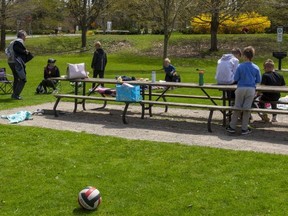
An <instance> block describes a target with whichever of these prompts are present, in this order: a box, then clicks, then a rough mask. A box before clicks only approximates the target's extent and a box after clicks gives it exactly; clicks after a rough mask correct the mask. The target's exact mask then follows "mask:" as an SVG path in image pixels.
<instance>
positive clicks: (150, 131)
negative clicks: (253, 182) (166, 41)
mask: <svg viewBox="0 0 288 216" xmlns="http://www.w3.org/2000/svg"><path fill="white" fill-rule="evenodd" d="M53 105H54V103H46V104H41V105H37V106H32V107H22V108H17V109H13V110H2V111H0V115H3V114H5V115H7V114H13V113H15V112H17V111H19V110H27V111H31V112H33V111H35V110H37V109H45V110H47V112H46V113H45V114H44V115H34V119H33V120H29V121H24V122H21V123H19V125H23V126H24V125H25V126H36V127H44V128H45V127H46V128H54V129H57V130H70V131H75V132H82V131H85V132H87V133H91V134H97V135H104V136H106V135H111V136H116V137H123V138H127V139H135V140H138V139H139V140H151V141H161V142H169V143H170V142H176V143H180V144H185V145H197V146H209V147H215V148H224V149H234V150H243V151H257V152H267V153H276V154H288V130H287V129H288V116H287V115H285V116H284V115H282V116H279V122H278V123H273V124H272V123H266V124H264V123H262V122H260V119H259V117H258V116H257V115H254V119H255V120H256V121H255V122H254V123H252V124H251V125H252V126H253V127H255V129H253V132H252V133H251V134H249V135H245V136H244V135H240V131H239V133H237V134H236V135H230V134H228V133H227V132H226V131H225V129H224V128H223V127H222V126H221V113H220V112H216V113H215V114H214V115H215V120H213V125H212V130H213V132H212V133H209V132H208V131H207V124H206V123H207V122H206V121H207V120H206V119H207V117H208V114H209V113H208V111H207V110H202V111H201V110H184V109H174V108H173V109H172V108H171V109H169V111H168V113H164V112H163V111H164V109H163V108H154V109H153V110H154V113H155V115H154V117H153V118H149V117H146V119H140V110H141V108H140V106H137V105H135V106H132V107H131V108H129V110H130V112H128V116H127V119H128V122H129V124H128V125H124V124H123V123H122V119H121V113H122V109H123V106H121V105H110V104H108V105H107V109H105V110H91V109H92V108H95V106H98V107H99V105H95V104H87V106H86V107H87V111H84V112H82V111H79V112H77V113H72V110H73V104H72V103H67V102H65V103H64V102H60V104H59V109H60V110H62V111H64V114H62V115H60V116H59V117H58V118H55V117H54V115H52V108H53ZM79 108H80V107H79ZM79 110H80V109H79ZM0 124H9V123H8V120H6V119H0Z"/></svg>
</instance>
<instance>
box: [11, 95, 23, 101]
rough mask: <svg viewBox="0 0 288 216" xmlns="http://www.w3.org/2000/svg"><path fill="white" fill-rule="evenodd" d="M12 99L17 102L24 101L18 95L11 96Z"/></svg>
mask: <svg viewBox="0 0 288 216" xmlns="http://www.w3.org/2000/svg"><path fill="white" fill-rule="evenodd" d="M11 98H13V99H15V100H22V97H20V96H18V95H14V94H12V95H11Z"/></svg>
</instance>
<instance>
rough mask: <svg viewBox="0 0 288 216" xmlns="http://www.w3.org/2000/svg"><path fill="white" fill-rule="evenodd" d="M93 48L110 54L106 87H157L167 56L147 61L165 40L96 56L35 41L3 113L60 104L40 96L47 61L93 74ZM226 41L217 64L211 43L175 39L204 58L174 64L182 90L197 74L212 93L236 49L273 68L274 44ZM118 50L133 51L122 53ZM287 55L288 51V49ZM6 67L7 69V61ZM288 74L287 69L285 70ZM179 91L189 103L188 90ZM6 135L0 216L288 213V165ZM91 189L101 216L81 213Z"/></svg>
mask: <svg viewBox="0 0 288 216" xmlns="http://www.w3.org/2000/svg"><path fill="white" fill-rule="evenodd" d="M274 37H275V38H274ZM285 39H287V38H286V35H284V40H285ZM94 40H101V41H102V43H103V44H104V48H105V49H106V50H107V51H108V58H109V59H108V61H109V62H108V65H107V70H106V73H105V76H106V77H107V78H114V77H115V76H117V75H127V76H135V77H137V78H140V77H143V78H146V77H147V78H151V71H152V70H157V69H160V68H161V64H162V60H161V59H162V57H161V56H157V55H147V53H150V52H151V51H152V50H154V49H155V44H156V45H157V44H158V43H161V42H162V36H159V35H153V36H149V35H137V36H131V35H121V36H117V35H97V36H94V37H89V38H88V44H89V46H88V48H89V47H90V48H89V49H88V50H87V51H86V52H76V53H75V52H74V51H75V50H77V49H78V46H79V41H80V39H79V38H77V37H71V38H66V37H46V38H36V37H35V38H29V39H28V40H27V48H28V49H29V50H31V51H32V52H33V53H34V54H35V58H34V59H33V60H32V61H31V62H29V63H28V64H27V73H28V82H27V84H26V86H25V88H24V91H23V94H22V95H21V96H23V98H24V100H22V101H15V100H11V99H10V95H0V109H1V110H4V109H10V108H15V107H22V106H26V105H36V104H42V103H45V102H54V101H55V98H54V97H53V96H52V95H35V89H36V87H37V85H38V83H39V82H40V81H41V80H42V77H43V67H44V66H45V65H46V62H47V59H48V58H49V57H53V58H55V59H57V65H58V66H59V68H60V71H61V74H62V75H63V74H65V70H66V66H67V65H66V64H67V63H80V62H85V63H86V65H87V69H88V70H90V63H91V59H92V51H93V50H92V49H91V47H92V44H93V41H94ZM219 40H220V43H219V45H220V47H221V51H219V52H218V53H215V54H209V53H207V51H206V50H207V49H206V48H205V47H207V41H209V36H207V35H205V36H203V35H196V36H195V35H194V36H193V35H192V36H191V35H180V34H174V35H173V36H172V38H171V45H172V46H179V47H181V46H185V45H189V44H192V45H193V46H195V47H196V48H195V49H196V50H197V49H198V51H197V52H198V54H199V55H196V56H192V57H189V58H187V57H177V56H173V55H172V63H173V64H174V65H175V66H176V68H177V70H178V72H179V73H180V74H181V77H182V80H183V82H198V73H197V71H196V69H197V68H201V69H205V71H206V73H205V82H206V83H214V82H215V80H214V75H215V67H216V62H217V59H218V58H219V57H220V56H221V55H222V53H224V52H228V50H230V49H231V48H232V47H235V46H239V47H244V46H248V45H253V46H255V47H256V48H257V49H256V57H255V62H256V63H257V64H258V65H259V66H260V68H262V62H263V61H264V60H265V59H266V58H272V51H273V49H274V48H275V47H276V48H277V49H278V46H277V45H278V44H277V43H276V42H275V41H276V36H274V35H227V36H226V35H225V36H220V37H219ZM119 42H122V43H124V42H125V43H127V44H129V46H125V47H122V48H121V47H120V48H119V47H118V48H117V49H115V46H117V44H119ZM202 45H203V47H204V48H201V47H202ZM284 46H286V47H284ZM273 47H274V48H273ZM283 49H287V45H286V44H284V45H283ZM145 53H146V54H145ZM274 60H275V59H274ZM0 67H6V68H8V65H7V63H6V59H5V56H4V54H3V53H1V54H0ZM287 67H288V64H287V61H286V59H285V60H284V61H283V68H287ZM8 72H9V69H8ZM90 72H91V70H90ZM285 76H286V75H285ZM157 79H158V80H159V79H164V73H163V72H157ZM286 79H287V76H286ZM286 82H287V80H286ZM61 91H62V92H71V91H72V87H71V86H70V85H69V83H62V87H61ZM174 91H175V92H179V93H180V92H181V93H183V94H191V92H189V91H188V90H184V91H182V89H176V90H174ZM195 93H196V94H197V93H199V94H200V92H193V94H195ZM214 93H215V94H219V93H220V92H214ZM0 133H1V140H0V184H1V187H0V215H3V216H4V215H5V216H6V215H7V216H8V215H9V216H11V215H21V216H22V215H24V216H26V215H27V216H30V215H37V216H38V215H41V216H42V215H47V216H51V215H53V216H54V215H61V216H62V215H87V214H90V213H91V215H121V216H122V215H145V216H146V215H159V216H160V215H161V216H162V215H221V216H222V215H245V216H246V215H277V216H278V215H286V212H287V211H288V204H287V200H288V195H287V194H288V193H287V179H288V178H287V177H288V176H287V175H288V173H287V169H286V164H287V160H288V158H287V156H283V155H272V154H262V153H255V152H239V151H228V150H221V149H213V148H207V147H192V146H183V145H179V144H176V143H175V144H166V143H160V142H148V141H132V140H125V139H119V138H114V137H100V136H95V135H90V134H85V133H83V132H79V133H73V132H67V131H61V132H60V131H57V130H49V129H41V128H34V127H24V126H21V127H20V126H17V125H1V128H0ZM88 185H91V186H95V187H97V188H98V189H99V190H100V192H101V193H102V196H103V203H102V204H101V205H100V207H99V209H98V210H97V211H96V212H86V211H83V210H81V209H80V208H79V206H78V203H77V196H78V192H79V191H80V190H81V189H83V188H84V187H86V186H88Z"/></svg>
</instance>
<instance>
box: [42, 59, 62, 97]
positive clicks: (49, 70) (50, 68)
mask: <svg viewBox="0 0 288 216" xmlns="http://www.w3.org/2000/svg"><path fill="white" fill-rule="evenodd" d="M55 62H56V60H55V59H53V58H49V59H48V62H47V65H46V67H44V80H43V81H42V85H43V88H44V92H45V93H47V87H51V88H52V89H53V93H56V91H57V89H56V84H57V82H58V80H50V79H49V78H51V77H60V70H59V68H58V67H57V66H56V65H55Z"/></svg>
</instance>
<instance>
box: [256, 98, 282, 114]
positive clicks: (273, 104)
mask: <svg viewBox="0 0 288 216" xmlns="http://www.w3.org/2000/svg"><path fill="white" fill-rule="evenodd" d="M278 99H279V98H278ZM278 99H277V100H276V98H273V100H271V98H267V97H265V95H262V96H261V97H260V101H259V108H265V103H270V104H271V108H272V109H277V103H276V102H277V101H278ZM272 116H277V114H273V115H272Z"/></svg>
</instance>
